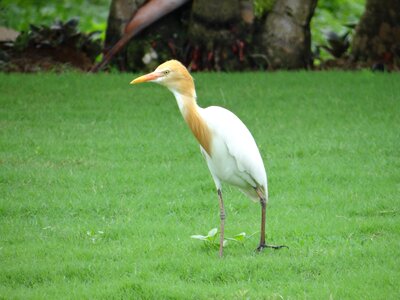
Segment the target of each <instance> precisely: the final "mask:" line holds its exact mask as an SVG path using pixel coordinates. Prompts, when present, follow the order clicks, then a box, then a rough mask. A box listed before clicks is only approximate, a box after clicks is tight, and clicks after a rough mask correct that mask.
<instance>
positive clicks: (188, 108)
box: [172, 89, 211, 156]
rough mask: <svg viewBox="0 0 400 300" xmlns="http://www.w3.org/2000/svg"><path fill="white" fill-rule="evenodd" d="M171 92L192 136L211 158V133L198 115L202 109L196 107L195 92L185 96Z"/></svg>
mask: <svg viewBox="0 0 400 300" xmlns="http://www.w3.org/2000/svg"><path fill="white" fill-rule="evenodd" d="M172 92H173V93H174V96H175V99H176V102H177V103H178V107H179V110H180V111H181V113H182V116H183V118H184V119H185V121H186V123H187V124H188V126H189V128H190V130H191V131H192V133H193V135H194V136H195V138H196V139H197V141H198V142H199V144H200V145H201V146H202V147H203V149H204V150H205V151H206V152H207V153H208V155H210V156H211V131H210V129H209V127H208V126H207V124H206V122H205V120H204V118H203V117H202V116H201V114H200V110H201V109H202V108H201V107H199V106H198V105H197V102H196V92H195V91H194V89H193V91H192V92H190V93H188V94H185V95H182V94H181V93H179V92H177V91H172Z"/></svg>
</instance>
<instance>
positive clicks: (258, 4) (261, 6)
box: [253, 0, 276, 17]
mask: <svg viewBox="0 0 400 300" xmlns="http://www.w3.org/2000/svg"><path fill="white" fill-rule="evenodd" d="M275 1H276V0H254V2H253V3H254V14H255V15H256V16H257V17H261V16H263V15H264V14H265V13H267V12H269V11H271V10H272V8H273V7H274V4H275Z"/></svg>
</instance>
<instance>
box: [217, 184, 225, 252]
mask: <svg viewBox="0 0 400 300" xmlns="http://www.w3.org/2000/svg"><path fill="white" fill-rule="evenodd" d="M218 199H219V217H220V220H221V224H220V226H221V227H220V233H219V234H220V240H219V256H220V257H222V255H223V253H224V228H225V207H224V201H223V200H222V192H221V190H220V189H218Z"/></svg>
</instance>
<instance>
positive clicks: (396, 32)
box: [352, 0, 400, 69]
mask: <svg viewBox="0 0 400 300" xmlns="http://www.w3.org/2000/svg"><path fill="white" fill-rule="evenodd" d="M352 58H353V59H354V60H355V61H365V62H367V63H369V64H370V65H371V66H372V65H374V64H376V63H379V64H384V65H385V66H386V67H387V68H397V69H399V68H400V1H399V0H368V1H367V4H366V7H365V12H364V15H363V16H362V17H361V19H360V22H359V23H358V25H357V28H356V34H355V36H354V39H353V43H352Z"/></svg>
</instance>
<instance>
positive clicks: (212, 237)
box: [190, 228, 228, 248]
mask: <svg viewBox="0 0 400 300" xmlns="http://www.w3.org/2000/svg"><path fill="white" fill-rule="evenodd" d="M217 233H218V229H217V228H213V229H211V230H210V231H209V232H208V233H207V235H201V234H195V235H192V236H190V237H191V238H192V239H196V240H200V241H204V245H205V246H207V247H210V248H211V247H217V246H219V240H217ZM227 243H228V241H227V240H224V247H225V246H226V245H227Z"/></svg>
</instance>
